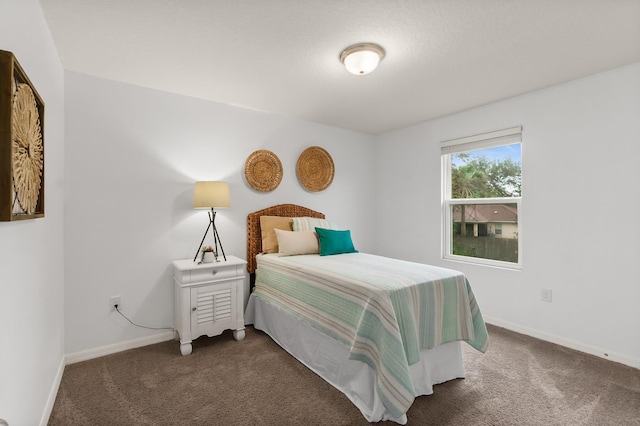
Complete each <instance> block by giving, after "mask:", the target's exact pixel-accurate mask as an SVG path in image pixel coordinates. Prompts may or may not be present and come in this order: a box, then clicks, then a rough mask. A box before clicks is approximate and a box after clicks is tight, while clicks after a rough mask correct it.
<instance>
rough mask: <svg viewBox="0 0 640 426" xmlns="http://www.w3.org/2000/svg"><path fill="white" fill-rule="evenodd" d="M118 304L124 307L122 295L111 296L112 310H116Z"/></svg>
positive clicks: (110, 304)
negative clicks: (121, 300) (121, 299)
mask: <svg viewBox="0 0 640 426" xmlns="http://www.w3.org/2000/svg"><path fill="white" fill-rule="evenodd" d="M116 305H118V309H120V308H122V305H121V302H120V296H111V297H110V298H109V307H110V308H111V310H112V311H115V310H116Z"/></svg>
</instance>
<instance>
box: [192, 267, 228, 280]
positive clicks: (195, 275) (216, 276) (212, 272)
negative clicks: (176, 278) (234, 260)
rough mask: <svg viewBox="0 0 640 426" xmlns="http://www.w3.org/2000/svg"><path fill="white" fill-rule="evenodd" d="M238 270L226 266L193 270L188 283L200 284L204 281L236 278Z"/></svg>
mask: <svg viewBox="0 0 640 426" xmlns="http://www.w3.org/2000/svg"><path fill="white" fill-rule="evenodd" d="M237 269H238V268H237V267H236V266H224V267H217V268H206V269H197V270H192V271H190V273H189V278H188V282H189V283H198V282H202V281H211V280H222V279H225V278H235V277H236V276H237V275H238V272H237ZM185 278H187V277H185Z"/></svg>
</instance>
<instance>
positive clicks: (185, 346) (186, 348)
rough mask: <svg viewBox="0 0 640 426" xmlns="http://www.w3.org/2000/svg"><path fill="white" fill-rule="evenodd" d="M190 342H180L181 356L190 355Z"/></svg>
mask: <svg viewBox="0 0 640 426" xmlns="http://www.w3.org/2000/svg"><path fill="white" fill-rule="evenodd" d="M191 350H192V348H191V342H187V343H182V342H180V353H181V354H182V356H187V355H191Z"/></svg>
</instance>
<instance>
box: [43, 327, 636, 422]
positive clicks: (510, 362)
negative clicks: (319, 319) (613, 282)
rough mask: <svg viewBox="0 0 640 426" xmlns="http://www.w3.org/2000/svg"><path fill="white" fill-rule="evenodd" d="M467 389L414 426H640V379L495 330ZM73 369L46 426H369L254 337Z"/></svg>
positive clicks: (161, 349)
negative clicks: (185, 353) (184, 352)
mask: <svg viewBox="0 0 640 426" xmlns="http://www.w3.org/2000/svg"><path fill="white" fill-rule="evenodd" d="M488 328H489V335H490V338H489V349H488V351H487V353H485V354H481V353H479V352H476V351H475V350H474V349H472V348H471V347H469V346H468V345H466V344H463V352H464V358H465V368H466V370H467V378H466V379H460V380H453V381H450V382H447V383H443V384H441V385H437V386H435V388H434V394H433V395H429V396H422V397H419V398H417V399H416V401H415V402H414V403H413V405H412V406H411V408H410V410H409V412H408V413H407V416H408V419H409V422H408V424H409V425H518V426H528V425H531V426H533V425H536V426H537V425H563V426H564V425H593V426H596V425H597V426H606V425H612V426H614V425H615V426H620V425H640V370H637V369H634V368H631V367H627V366H624V365H621V364H617V363H614V362H611V361H607V360H603V359H600V358H597V357H594V356H591V355H586V354H583V353H580V352H576V351H573V350H570V349H567V348H563V347H561V346H557V345H554V344H551V343H548V342H544V341H541V340H537V339H534V338H532V337H528V336H524V335H521V334H517V333H514V332H511V331H508V330H505V329H502V328H498V327H493V326H488ZM178 346H179V345H178V343H177V342H175V341H170V342H164V343H159V344H155V345H150V346H146V347H144V348H139V349H133V350H130V351H125V352H121V353H117V354H113V355H109V356H105V357H101V358H97V359H93V360H90V361H85V362H81V363H77V364H72V365H69V366H67V367H66V368H65V371H64V375H63V378H62V383H61V385H60V389H59V392H58V396H57V399H56V402H55V406H54V408H53V412H52V414H51V417H50V421H49V425H50V426H57V425H61V426H62V425H64V426H73V425H83V426H87V425H305V426H310V425H364V424H368V423H367V422H366V421H365V420H364V418H363V417H362V415H361V414H360V412H359V411H358V410H357V409H356V408H355V407H354V406H353V405H352V404H351V402H350V401H349V400H348V399H347V398H346V397H345V396H344V395H342V393H340V392H339V391H337V390H335V389H334V388H333V387H331V386H330V385H328V384H327V383H326V382H324V381H323V380H322V379H320V378H319V377H318V376H316V375H315V374H314V373H312V372H311V371H310V370H308V369H307V368H306V367H305V366H303V365H302V364H300V363H299V362H298V361H297V360H295V359H294V358H293V357H291V356H290V355H289V354H288V353H287V352H285V351H284V350H282V349H280V347H279V346H277V345H276V344H275V343H274V342H273V341H272V340H271V339H270V338H269V337H268V336H266V335H265V334H264V333H262V332H260V331H256V330H254V329H253V328H252V327H248V328H247V337H246V338H245V340H243V341H241V342H236V341H235V340H233V337H232V335H231V332H225V333H224V334H223V335H222V336H218V337H215V338H206V337H201V338H199V339H197V340H196V341H195V342H194V345H193V353H192V354H191V355H190V356H187V357H183V356H181V355H180V350H179V347H178ZM390 424H392V423H390Z"/></svg>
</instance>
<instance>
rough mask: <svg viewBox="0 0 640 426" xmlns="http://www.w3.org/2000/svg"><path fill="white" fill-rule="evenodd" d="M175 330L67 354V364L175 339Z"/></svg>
mask: <svg viewBox="0 0 640 426" xmlns="http://www.w3.org/2000/svg"><path fill="white" fill-rule="evenodd" d="M173 338H174V332H173V331H167V332H164V333H160V334H154V335H153V336H148V337H142V338H140V339H134V340H127V341H126V342H120V343H114V344H113V345H107V346H101V347H99V348H94V349H88V350H86V351H82V352H76V353H73V354H68V355H65V357H64V358H65V365H69V364H75V363H76V362H81V361H87V360H89V359H93V358H98V357H101V356H105V355H111V354H115V353H117V352H122V351H126V350H129V349H135V348H141V347H143V346H147V345H153V344H155V343H160V342H166V341H167V340H173Z"/></svg>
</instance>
